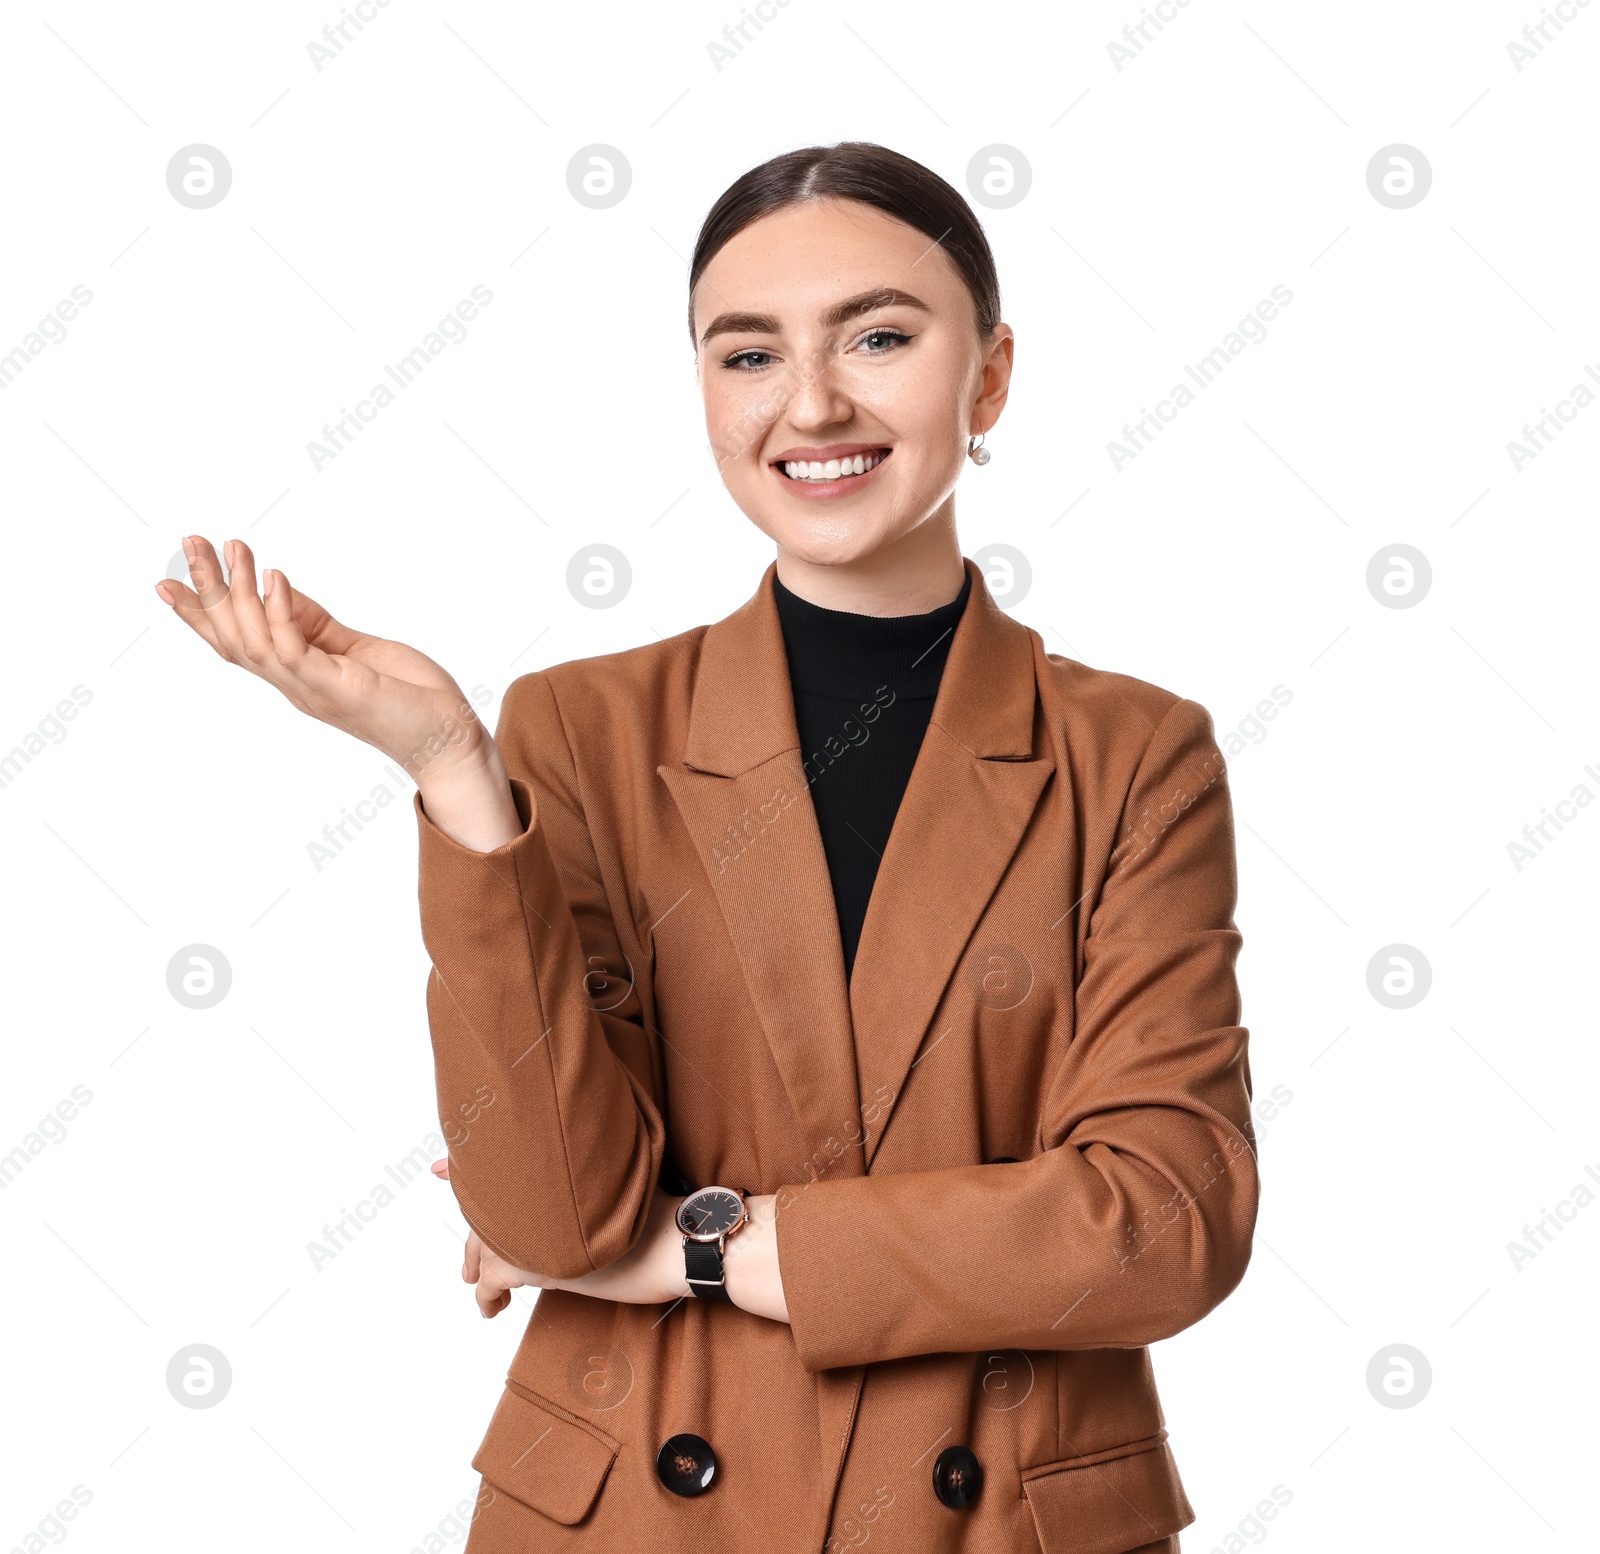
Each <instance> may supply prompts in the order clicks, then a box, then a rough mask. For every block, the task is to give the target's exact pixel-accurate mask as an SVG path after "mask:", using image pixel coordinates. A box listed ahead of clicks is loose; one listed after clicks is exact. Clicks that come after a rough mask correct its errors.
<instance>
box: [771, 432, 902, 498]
mask: <svg viewBox="0 0 1600 1554" xmlns="http://www.w3.org/2000/svg"><path fill="white" fill-rule="evenodd" d="M892 452H893V450H892V449H890V448H886V447H882V446H874V445H872V444H870V443H848V444H846V443H838V444H833V445H831V446H829V447H825V448H790V449H787V450H786V451H785V452H783V453H781V454H779V455H778V457H777V458H775V459H773V460H772V461H771V462H772V468H773V469H774V470H776V471H777V473H778V476H779V478H780V479H782V480H784V481H786V482H788V483H789V484H790V485H793V486H795V487H798V488H801V489H804V490H806V491H807V492H808V493H809V492H812V491H815V492H817V493H819V494H821V493H824V492H826V493H828V494H841V493H843V492H845V491H848V490H852V489H854V488H855V487H857V486H859V485H861V484H863V483H864V482H865V481H866V480H867V478H868V477H869V476H871V475H872V474H873V472H874V471H876V470H877V469H879V468H881V467H882V465H883V464H884V462H885V461H886V460H887V459H888V458H889V457H890V454H891V453H892Z"/></svg>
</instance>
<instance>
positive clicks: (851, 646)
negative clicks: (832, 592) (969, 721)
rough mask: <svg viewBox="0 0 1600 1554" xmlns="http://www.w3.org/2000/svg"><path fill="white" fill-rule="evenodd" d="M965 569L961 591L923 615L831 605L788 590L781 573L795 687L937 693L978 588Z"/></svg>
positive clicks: (777, 593)
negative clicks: (885, 688) (887, 688)
mask: <svg viewBox="0 0 1600 1554" xmlns="http://www.w3.org/2000/svg"><path fill="white" fill-rule="evenodd" d="M962 570H963V574H964V575H963V577H962V580H961V592H960V593H958V594H957V595H956V596H955V598H954V599H952V600H951V601H950V602H949V603H948V604H941V605H940V606H939V607H938V608H937V609H934V610H928V611H926V612H925V613H924V614H921V615H857V614H855V613H854V612H853V611H850V610H829V609H824V608H823V606H821V605H820V604H812V603H811V601H810V600H809V599H802V598H801V597H800V596H799V594H797V593H793V592H791V591H790V590H789V589H787V588H785V587H784V586H783V583H782V582H781V581H780V580H779V578H778V574H777V573H776V572H774V573H773V574H772V592H773V597H774V599H775V600H776V602H777V606H778V620H779V622H780V624H781V625H782V627H783V645H784V650H785V652H786V654H787V656H788V660H789V680H790V683H791V685H792V686H793V687H794V689H795V690H796V691H801V692H804V693H805V694H807V695H812V696H838V697H843V698H848V699H854V698H857V697H861V696H867V697H870V696H871V695H872V693H873V692H874V691H875V690H876V689H878V688H879V687H880V686H883V685H886V684H887V685H890V686H892V687H893V688H894V690H895V693H896V696H897V697H905V698H911V699H915V698H918V697H930V698H931V697H933V696H935V695H937V694H938V690H939V680H940V677H941V675H942V674H943V673H944V664H945V659H946V658H947V657H948V656H949V653H950V639H951V638H952V637H953V636H954V635H955V628H956V623H957V622H958V621H959V620H960V619H961V613H962V611H963V610H965V609H966V606H967V598H968V596H969V595H970V594H971V592H972V574H971V572H969V571H967V570H966V569H965V568H963V569H962Z"/></svg>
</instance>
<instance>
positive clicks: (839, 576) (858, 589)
mask: <svg viewBox="0 0 1600 1554" xmlns="http://www.w3.org/2000/svg"><path fill="white" fill-rule="evenodd" d="M776 561H777V570H778V581H779V582H781V583H782V584H783V586H784V587H785V588H787V589H788V590H789V592H790V593H793V594H798V595H799V596H800V597H801V598H802V599H805V600H807V601H808V602H809V603H811V604H816V605H820V606H821V607H822V608H823V609H825V610H848V611H850V612H851V614H853V615H925V614H926V613H927V612H928V611H929V610H936V609H938V608H939V606H940V605H942V604H949V603H950V602H951V600H953V599H954V598H955V597H956V595H957V594H958V593H960V592H961V585H962V583H963V582H964V581H965V579H966V568H965V567H964V566H963V565H962V561H961V545H960V542H959V541H958V540H957V538H956V525H955V511H954V505H953V504H952V503H949V502H946V504H945V505H944V507H943V508H942V509H940V511H939V512H937V513H935V514H933V516H932V517H930V518H926V519H924V520H923V522H921V523H920V524H918V525H917V527H916V528H914V529H912V530H911V531H910V532H909V533H908V534H903V535H901V536H900V538H899V539H897V540H895V541H893V542H892V543H890V544H888V545H883V546H880V547H879V548H878V549H877V550H874V551H873V552H872V553H871V554H870V555H866V556H860V557H857V558H855V559H853V560H850V561H841V562H836V563H828V562H817V561H808V560H806V559H805V558H804V557H802V556H797V555H796V554H795V553H794V552H793V551H791V550H786V549H785V548H784V547H783V546H782V545H779V546H778V553H777V557H776Z"/></svg>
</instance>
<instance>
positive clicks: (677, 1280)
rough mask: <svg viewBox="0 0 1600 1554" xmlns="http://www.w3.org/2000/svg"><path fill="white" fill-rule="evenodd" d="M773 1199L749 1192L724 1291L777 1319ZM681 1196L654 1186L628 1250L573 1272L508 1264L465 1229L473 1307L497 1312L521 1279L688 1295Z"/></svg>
mask: <svg viewBox="0 0 1600 1554" xmlns="http://www.w3.org/2000/svg"><path fill="white" fill-rule="evenodd" d="M433 1173H434V1175H435V1176H437V1177H439V1178H441V1179H442V1180H445V1181H448V1180H449V1178H450V1162H449V1160H448V1159H444V1160H437V1161H435V1162H434V1165H433ZM776 1201H777V1200H776V1199H775V1198H774V1197H772V1196H771V1195H770V1194H769V1195H768V1196H766V1197H761V1198H751V1199H749V1200H748V1203H747V1208H748V1210H749V1214H750V1222H749V1224H747V1225H746V1226H745V1227H744V1228H743V1229H742V1230H740V1231H737V1232H736V1233H735V1234H734V1236H733V1237H732V1239H731V1240H730V1241H729V1242H728V1244H727V1250H726V1252H725V1254H724V1259H723V1266H724V1270H725V1274H724V1276H725V1278H726V1279H727V1284H728V1295H729V1297H730V1298H731V1299H732V1301H733V1303H734V1305H736V1306H741V1307H743V1308H744V1309H745V1310H746V1311H751V1312H754V1313H755V1314H756V1315H757V1316H763V1317H769V1318H771V1319H772V1320H773V1321H776V1322H787V1321H788V1320H789V1308H788V1307H787V1305H785V1304H784V1299H783V1280H782V1278H781V1277H780V1276H779V1273H778V1242H777V1226H776V1222H775V1218H774V1212H773V1211H774V1208H775V1205H776ZM682 1202H683V1199H682V1198H674V1197H672V1196H671V1195H670V1194H668V1193H664V1192H662V1191H661V1190H660V1189H659V1188H658V1189H657V1190H656V1192H655V1194H654V1196H653V1197H652V1199H651V1203H650V1217H649V1219H648V1220H647V1221H646V1224H645V1228H644V1231H643V1233H642V1234H641V1235H640V1237H639V1239H638V1240H637V1241H636V1242H635V1243H634V1245H633V1250H632V1251H630V1252H628V1253H627V1254H626V1255H625V1256H623V1257H619V1258H618V1259H617V1260H616V1262H614V1263H608V1264H607V1265H606V1266H605V1267H604V1268H600V1269H597V1270H596V1271H595V1272H593V1273H586V1274H584V1275H582V1277H580V1278H577V1279H553V1278H546V1277H545V1276H544V1275H543V1274H538V1273H531V1272H529V1271H528V1270H527V1269H525V1268H513V1267H512V1266H511V1264H510V1263H508V1262H506V1261H505V1259H504V1258H502V1257H500V1256H498V1255H497V1254H495V1253H494V1252H491V1251H490V1250H489V1248H488V1247H486V1246H485V1245H484V1244H483V1241H482V1239H481V1237H479V1235H478V1233H477V1232H476V1231H472V1232H471V1233H469V1234H468V1236H467V1249H466V1257H465V1259H464V1261H463V1262H462V1265H461V1277H462V1278H463V1279H464V1280H465V1281H466V1282H467V1283H468V1284H475V1285H476V1286H477V1299H478V1310H479V1311H481V1312H482V1313H483V1315H484V1316H486V1317H493V1316H498V1315H499V1314H500V1313H501V1312H502V1311H504V1310H505V1309H506V1307H507V1306H509V1305H510V1304H511V1291H512V1290H514V1289H520V1288H522V1287H524V1286H530V1285H531V1286H533V1287H534V1288H537V1289H544V1290H570V1291H571V1292H572V1293H573V1294H575V1295H590V1296H593V1297H594V1298H595V1299H596V1300H615V1301H620V1302H622V1303H623V1304H624V1305H633V1306H664V1305H667V1304H668V1303H670V1302H674V1301H678V1300H682V1299H685V1298H688V1297H689V1285H688V1283H687V1281H686V1280H685V1278H684V1262H683V1232H682V1231H681V1230H679V1229H678V1225H677V1214H678V1205H679V1204H680V1203H682Z"/></svg>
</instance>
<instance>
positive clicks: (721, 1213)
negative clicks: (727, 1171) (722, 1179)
mask: <svg viewBox="0 0 1600 1554" xmlns="http://www.w3.org/2000/svg"><path fill="white" fill-rule="evenodd" d="M743 1218H744V1199H742V1198H741V1197H740V1196H739V1195H738V1193H736V1192H733V1191H731V1190H730V1189H728V1188H726V1187H702V1188H701V1189H700V1191H699V1192H697V1193H691V1194H690V1195H689V1196H688V1197H687V1198H685V1199H684V1200H683V1202H682V1203H680V1204H679V1205H678V1229H680V1230H681V1231H682V1232H683V1233H684V1234H685V1235H686V1236H688V1237H689V1238H690V1239H691V1240H694V1241H715V1240H716V1239H717V1237H718V1236H721V1235H726V1234H727V1232H728V1231H730V1230H732V1229H733V1227H734V1226H735V1225H737V1224H738V1223H739V1221H740V1220H741V1219H743Z"/></svg>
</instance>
